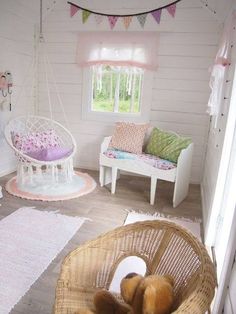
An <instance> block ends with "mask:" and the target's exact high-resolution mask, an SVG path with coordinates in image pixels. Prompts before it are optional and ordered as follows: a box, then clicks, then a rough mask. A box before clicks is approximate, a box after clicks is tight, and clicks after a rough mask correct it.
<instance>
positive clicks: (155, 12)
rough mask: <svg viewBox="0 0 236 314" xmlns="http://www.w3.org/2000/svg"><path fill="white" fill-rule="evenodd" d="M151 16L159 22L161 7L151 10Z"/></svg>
mask: <svg viewBox="0 0 236 314" xmlns="http://www.w3.org/2000/svg"><path fill="white" fill-rule="evenodd" d="M152 16H153V17H154V19H155V20H156V22H157V23H158V24H160V21H161V9H159V10H156V11H153V12H152Z"/></svg>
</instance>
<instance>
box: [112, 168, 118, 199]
mask: <svg viewBox="0 0 236 314" xmlns="http://www.w3.org/2000/svg"><path fill="white" fill-rule="evenodd" d="M111 172H112V181H111V194H115V191H116V180H117V172H118V168H117V167H112V170H111Z"/></svg>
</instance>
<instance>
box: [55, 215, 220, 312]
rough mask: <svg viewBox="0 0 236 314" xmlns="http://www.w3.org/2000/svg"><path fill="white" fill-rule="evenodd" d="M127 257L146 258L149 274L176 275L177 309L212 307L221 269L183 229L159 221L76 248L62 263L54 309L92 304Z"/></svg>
mask: <svg viewBox="0 0 236 314" xmlns="http://www.w3.org/2000/svg"><path fill="white" fill-rule="evenodd" d="M128 256H138V257H140V258H142V259H143V260H144V261H145V262H146V268H147V270H146V275H150V274H170V275H172V276H173V277H174V279H175V285H174V294H175V300H174V305H173V310H172V313H176V314H177V313H189V314H190V313H191V314H203V313H205V312H206V311H207V310H208V309H209V306H210V304H211V302H212V299H213V297H214V293H215V287H216V273H215V269H214V266H213V264H212V262H211V259H210V257H209V255H208V253H207V251H206V249H205V247H204V246H203V244H201V243H200V242H199V240H198V239H197V238H196V237H194V236H193V235H192V234H190V232H188V231H187V230H185V229H184V228H182V227H180V226H178V225H176V224H174V223H171V222H167V221H159V220H154V221H144V222H137V223H134V224H129V225H126V226H122V227H119V228H117V229H115V230H112V231H110V232H108V233H106V234H104V235H101V236H100V237H98V238H97V239H95V240H92V241H89V242H87V243H85V244H84V245H81V246H80V247H78V248H77V249H75V250H74V251H72V252H71V253H70V254H69V255H68V256H67V257H66V258H65V260H64V262H63V264H62V268H61V273H60V277H59V280H58V283H57V288H56V299H55V305H54V313H55V314H74V313H76V311H77V310H78V309H80V308H86V307H90V308H91V307H93V304H92V300H93V295H94V293H95V292H96V290H98V289H101V288H105V289H109V286H110V284H111V281H112V278H113V276H114V273H115V271H116V268H117V266H118V264H119V263H120V262H121V261H122V260H123V259H124V258H126V257H128Z"/></svg>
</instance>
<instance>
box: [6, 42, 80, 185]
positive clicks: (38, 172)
mask: <svg viewBox="0 0 236 314" xmlns="http://www.w3.org/2000/svg"><path fill="white" fill-rule="evenodd" d="M42 46H45V43H44V42H42ZM43 57H44V58H43V59H44V66H45V82H46V86H47V94H48V102H49V110H50V116H51V117H50V118H48V117H42V116H34V115H28V116H21V117H17V118H14V119H12V120H10V121H9V122H8V124H7V125H6V127H5V138H6V141H7V143H8V144H9V145H10V147H11V148H12V149H13V150H14V152H15V155H16V157H17V162H18V166H17V180H16V182H17V186H18V188H19V189H21V190H27V187H29V186H34V185H36V184H37V185H42V186H45V187H46V186H48V187H51V186H53V185H54V187H55V184H58V182H60V183H69V182H71V180H72V178H73V175H74V170H73V156H74V154H75V152H76V142H75V140H74V138H73V136H72V134H71V133H70V131H69V130H68V129H67V128H66V127H64V126H63V125H62V124H60V123H59V122H57V121H55V120H53V114H52V103H51V97H50V88H49V80H48V71H49V70H50V71H51V77H52V82H53V84H54V90H55V92H56V95H57V98H58V102H59V104H60V106H61V110H62V113H63V116H64V120H65V123H66V124H67V119H66V116H65V111H64V107H63V103H62V100H61V97H60V94H59V92H58V88H57V84H56V80H55V77H54V73H53V69H52V66H51V63H50V62H49V59H48V55H47V54H46V53H45V47H44V48H43ZM35 64H36V61H34V62H32V63H31V66H30V68H34V71H33V74H35V73H36V71H35V67H36V65H35ZM32 65H33V66H32ZM29 71H30V69H29ZM25 85H26V82H25V83H24V84H23V87H24V86H25ZM32 91H33V87H32ZM19 98H20V96H19V97H18V100H19ZM67 125H68V124H67Z"/></svg>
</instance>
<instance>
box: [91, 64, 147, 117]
mask: <svg viewBox="0 0 236 314" xmlns="http://www.w3.org/2000/svg"><path fill="white" fill-rule="evenodd" d="M142 78H143V74H142V73H139V72H137V73H136V72H133V71H131V70H130V69H129V68H124V67H110V66H103V67H102V68H100V69H99V71H98V70H97V69H94V70H93V97H92V100H93V102H92V110H93V111H101V112H114V111H115V112H120V113H139V112H140V94H141V89H142Z"/></svg>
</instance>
